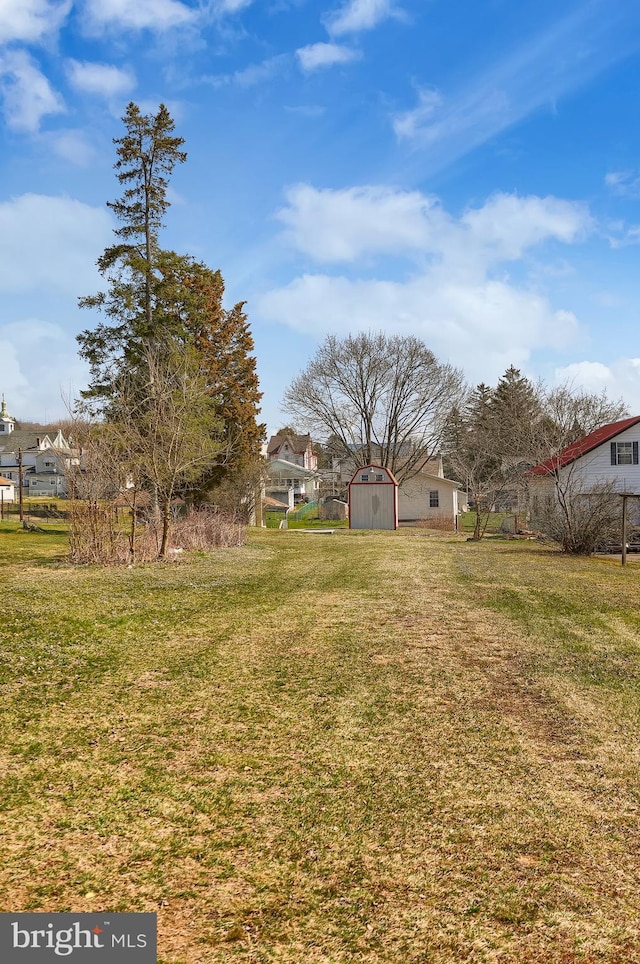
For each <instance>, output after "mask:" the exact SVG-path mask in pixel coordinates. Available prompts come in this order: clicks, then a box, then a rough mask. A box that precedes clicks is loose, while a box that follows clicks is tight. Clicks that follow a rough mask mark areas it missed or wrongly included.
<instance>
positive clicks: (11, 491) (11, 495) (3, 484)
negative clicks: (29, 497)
mask: <svg viewBox="0 0 640 964" xmlns="http://www.w3.org/2000/svg"><path fill="white" fill-rule="evenodd" d="M15 500H16V490H15V485H14V483H13V482H12V481H11V479H5V478H4V477H3V476H2V475H0V503H2V504H3V505H6V504H7V503H8V502H15Z"/></svg>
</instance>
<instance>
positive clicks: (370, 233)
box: [259, 185, 591, 380]
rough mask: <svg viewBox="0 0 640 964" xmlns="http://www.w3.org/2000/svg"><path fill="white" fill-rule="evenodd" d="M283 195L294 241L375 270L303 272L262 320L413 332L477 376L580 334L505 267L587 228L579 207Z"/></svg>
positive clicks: (514, 200) (498, 200) (312, 328)
mask: <svg viewBox="0 0 640 964" xmlns="http://www.w3.org/2000/svg"><path fill="white" fill-rule="evenodd" d="M287 201H288V205H287V207H285V208H284V209H283V210H281V211H280V212H279V213H278V217H279V219H280V220H281V221H282V222H283V223H284V224H285V225H286V229H287V236H288V238H289V240H290V242H291V243H292V244H293V245H294V246H295V247H296V248H297V249H298V250H300V251H301V252H303V253H304V254H305V255H307V256H310V257H311V258H313V259H314V260H316V261H318V262H321V263H325V264H326V263H331V262H343V263H346V264H353V263H355V262H357V261H358V260H360V262H362V259H368V260H369V262H370V264H369V269H370V270H369V271H368V275H374V277H366V278H362V277H359V278H358V277H349V276H345V275H341V276H336V275H331V274H329V273H318V274H314V273H306V274H304V275H302V276H301V277H298V278H296V279H295V280H294V281H293V282H291V283H290V284H288V285H286V286H285V287H282V288H279V289H275V290H272V291H269V292H267V293H266V294H265V295H264V296H263V297H262V299H261V301H260V304H259V310H260V312H261V314H262V315H263V317H264V318H265V319H266V320H267V321H270V322H281V323H283V324H285V325H288V326H289V327H291V328H294V329H296V330H299V331H307V332H311V333H313V334H314V335H317V336H321V335H323V334H325V333H326V332H342V331H345V330H357V329H358V328H364V329H382V330H386V331H388V332H391V333H401V334H409V333H411V334H416V335H418V336H419V337H421V338H424V340H425V341H426V342H427V343H428V344H429V345H430V347H431V348H433V350H434V351H436V353H437V354H438V355H439V356H440V357H442V358H449V359H451V360H452V361H453V362H455V363H456V364H460V365H462V366H464V367H465V369H466V371H467V374H468V375H469V377H471V378H472V379H474V380H476V379H477V380H480V379H485V380H486V379H488V378H497V377H498V376H499V375H500V374H501V373H502V371H504V369H505V368H506V367H507V366H508V365H509V364H511V363H513V364H516V365H525V364H526V362H527V360H528V358H529V357H530V354H531V352H532V351H534V350H536V349H542V348H545V347H547V348H549V347H552V348H561V347H565V346H566V345H567V344H569V343H570V342H571V341H572V340H573V339H574V338H575V336H576V333H577V329H578V321H577V318H576V316H575V315H574V314H573V312H571V311H569V310H565V309H563V308H558V307H556V306H554V305H552V304H551V302H550V301H549V298H548V297H547V295H546V294H545V292H544V290H541V289H540V286H539V282H538V281H535V282H534V281H533V280H532V279H531V278H530V277H529V276H528V275H527V273H526V271H522V268H523V266H522V265H519V269H520V271H519V274H520V275H522V277H521V278H520V280H519V281H518V282H515V281H513V280H512V279H510V278H509V276H508V275H507V273H506V266H507V264H508V263H510V262H520V261H521V260H522V258H523V257H524V256H525V255H526V254H527V252H528V251H529V250H530V249H533V248H535V247H536V246H539V245H541V244H544V243H545V242H550V241H552V242H560V243H565V244H570V243H573V242H575V241H577V240H579V239H580V238H581V237H583V236H584V234H585V233H586V232H587V231H588V230H589V228H590V226H591V219H590V216H589V213H588V210H587V209H586V207H585V206H583V205H581V204H576V203H572V202H568V201H564V200H561V199H558V198H553V197H548V198H539V197H518V196H516V195H503V194H496V195H493V196H492V197H490V198H489V199H488V200H487V201H486V202H485V204H483V205H482V206H480V207H478V208H473V209H469V210H467V211H466V212H464V213H463V214H462V215H461V216H460V217H454V216H453V215H451V214H450V213H448V212H447V211H446V210H444V208H443V207H442V206H441V204H440V203H439V202H438V200H437V198H434V197H427V196H425V195H422V194H420V193H419V192H417V191H411V192H409V191H398V190H394V189H392V188H388V187H379V186H377V187H376V186H365V187H357V188H351V189H348V190H342V191H332V190H325V191H318V190H316V189H314V188H312V187H310V186H309V185H297V186H296V187H293V188H291V189H290V190H289V192H288V194H287ZM398 259H402V260H401V262H400V264H401V265H402V262H404V264H405V267H404V270H403V269H402V267H400V268H399V264H398ZM390 264H391V265H393V267H389V265H390ZM374 265H375V267H374ZM399 273H400V277H402V274H404V275H405V280H397V279H398V275H399ZM385 274H391V278H389V277H385Z"/></svg>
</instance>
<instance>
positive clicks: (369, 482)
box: [349, 465, 398, 529]
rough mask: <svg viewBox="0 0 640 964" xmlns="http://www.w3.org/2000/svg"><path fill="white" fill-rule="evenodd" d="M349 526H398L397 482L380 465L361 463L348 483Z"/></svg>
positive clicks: (383, 527)
mask: <svg viewBox="0 0 640 964" xmlns="http://www.w3.org/2000/svg"><path fill="white" fill-rule="evenodd" d="M349 528H350V529H397V528H398V482H397V480H396V478H395V476H394V474H393V473H392V472H391V471H390V470H389V469H387V468H385V467H384V466H382V465H363V466H361V467H360V468H359V469H356V471H355V472H354V473H353V476H352V477H351V481H350V482H349Z"/></svg>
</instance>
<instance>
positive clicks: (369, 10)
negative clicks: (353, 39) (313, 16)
mask: <svg viewBox="0 0 640 964" xmlns="http://www.w3.org/2000/svg"><path fill="white" fill-rule="evenodd" d="M398 15H399V11H398V9H397V7H396V6H395V4H394V3H393V0H347V3H345V5H344V6H343V7H342V9H340V10H338V11H337V12H336V13H334V14H331V15H330V16H329V17H328V18H327V20H326V24H327V29H328V30H329V32H330V33H332V34H335V35H339V34H343V33H357V32H358V31H360V30H371V29H372V28H373V27H377V25H378V24H379V23H381V22H382V21H383V20H387V19H388V18H389V17H392V16H398Z"/></svg>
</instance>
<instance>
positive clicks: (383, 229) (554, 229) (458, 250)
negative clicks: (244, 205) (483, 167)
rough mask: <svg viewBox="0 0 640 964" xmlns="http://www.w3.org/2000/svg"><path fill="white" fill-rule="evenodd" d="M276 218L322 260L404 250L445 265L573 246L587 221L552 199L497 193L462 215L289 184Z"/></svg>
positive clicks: (430, 202)
mask: <svg viewBox="0 0 640 964" xmlns="http://www.w3.org/2000/svg"><path fill="white" fill-rule="evenodd" d="M286 197H287V202H288V205H287V207H285V208H283V209H281V210H280V211H279V212H278V218H279V220H280V221H282V222H283V224H285V225H286V226H287V228H288V234H289V239H290V241H291V242H292V243H293V244H294V245H295V247H296V248H298V249H299V250H300V251H302V252H304V253H305V254H307V255H310V256H311V257H312V258H314V259H315V260H316V261H319V262H332V261H333V262H339V261H344V262H353V261H355V260H356V259H357V258H360V257H362V256H371V255H378V254H385V253H387V254H392V255H393V254H395V255H398V254H403V255H406V254H407V253H413V254H414V255H418V256H420V257H422V256H428V257H430V258H436V259H438V260H441V261H446V263H447V264H448V265H449V268H450V269H452V268H453V267H454V266H457V270H463V269H464V266H465V265H466V266H467V267H471V266H478V267H480V266H481V267H482V268H483V269H484V268H485V267H486V266H487V265H494V264H499V263H501V262H504V261H510V260H517V259H519V258H521V257H522V255H523V254H524V252H525V251H526V250H527V249H528V248H530V247H532V246H534V245H537V244H540V243H542V242H544V241H547V240H556V241H560V242H563V243H571V242H573V241H575V240H577V239H579V238H580V237H582V236H583V235H584V234H585V233H586V232H587V231H588V230H589V229H590V228H591V227H592V220H591V217H590V215H589V211H588V208H587V207H586V205H584V204H581V203H578V202H572V201H564V200H562V199H560V198H555V197H545V198H541V197H536V196H531V197H520V196H519V195H515V194H494V195H492V196H491V197H490V198H489V199H488V200H487V201H486V202H485V203H484V204H483V205H482V206H481V207H479V208H470V209H469V210H467V211H466V212H465V213H464V214H463V215H462V217H461V218H459V219H455V218H453V217H452V216H451V215H450V214H448V213H447V212H446V211H445V210H444V209H443V208H442V206H441V205H440V203H439V202H438V199H437V198H435V197H432V196H427V195H424V194H421V193H420V192H419V191H400V190H396V189H394V188H390V187H385V186H376V185H365V186H362V187H354V188H346V189H343V190H318V189H317V188H314V187H312V186H311V185H308V184H298V185H295V186H294V187H291V188H290V189H289V190H288V191H287V194H286Z"/></svg>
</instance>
